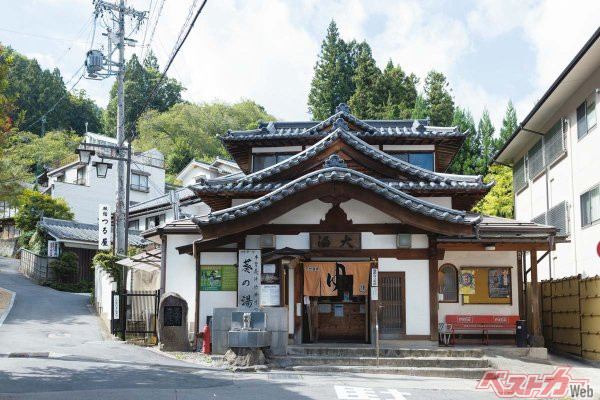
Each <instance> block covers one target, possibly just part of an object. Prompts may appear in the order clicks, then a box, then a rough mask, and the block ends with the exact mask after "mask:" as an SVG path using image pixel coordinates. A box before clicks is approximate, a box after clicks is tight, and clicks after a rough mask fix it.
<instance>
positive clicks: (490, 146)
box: [477, 108, 496, 173]
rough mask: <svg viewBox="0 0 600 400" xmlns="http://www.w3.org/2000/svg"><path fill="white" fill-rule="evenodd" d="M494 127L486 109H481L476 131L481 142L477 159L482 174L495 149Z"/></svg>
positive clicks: (485, 170)
mask: <svg viewBox="0 0 600 400" xmlns="http://www.w3.org/2000/svg"><path fill="white" fill-rule="evenodd" d="M494 130H495V129H494V125H493V124H492V120H491V119H490V113H489V112H488V110H487V109H485V108H484V109H483V113H482V114H481V119H480V120H479V125H478V127H477V131H478V134H479V137H480V140H481V155H480V158H479V162H480V168H481V171H483V173H485V172H487V167H488V164H489V163H490V160H491V159H492V156H493V154H494V149H495V144H496V143H495V140H494Z"/></svg>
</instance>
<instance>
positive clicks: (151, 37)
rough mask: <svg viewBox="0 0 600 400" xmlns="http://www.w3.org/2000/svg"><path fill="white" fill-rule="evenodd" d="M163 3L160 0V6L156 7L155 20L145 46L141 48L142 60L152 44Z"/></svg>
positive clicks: (162, 0)
mask: <svg viewBox="0 0 600 400" xmlns="http://www.w3.org/2000/svg"><path fill="white" fill-rule="evenodd" d="M164 5H165V0H161V2H160V6H159V7H158V12H157V14H156V20H155V21H154V26H153V27H152V31H151V33H150V37H149V38H148V43H147V44H146V47H143V48H142V57H141V60H142V61H143V60H144V58H145V57H147V56H148V54H147V53H148V51H147V49H148V48H149V47H150V46H151V45H152V39H154V33H155V32H156V27H157V25H158V20H159V19H160V16H161V14H162V10H163V6H164ZM148 25H150V23H148Z"/></svg>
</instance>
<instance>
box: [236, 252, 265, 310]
mask: <svg viewBox="0 0 600 400" xmlns="http://www.w3.org/2000/svg"><path fill="white" fill-rule="evenodd" d="M260 266H261V251H260V250H239V252H238V291H237V292H238V307H239V308H241V309H245V310H257V309H258V307H259V306H260V290H261V288H260V273H261V267H260Z"/></svg>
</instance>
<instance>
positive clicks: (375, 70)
mask: <svg viewBox="0 0 600 400" xmlns="http://www.w3.org/2000/svg"><path fill="white" fill-rule="evenodd" d="M381 76H382V74H381V70H380V69H379V67H377V64H376V63H375V59H373V54H372V53H371V47H369V45H367V44H366V43H364V46H363V47H362V48H361V49H360V52H359V54H358V59H357V63H356V71H355V72H354V76H353V77H352V80H353V82H354V85H355V86H356V90H355V91H354V94H353V95H352V97H350V100H349V101H348V105H349V106H350V109H351V110H352V114H353V115H355V116H356V117H358V118H362V119H377V118H378V116H379V115H380V113H381V110H382V107H383V101H382V96H383V94H384V93H381V91H380V90H379V89H380V88H379V87H378V82H379V81H380V79H381Z"/></svg>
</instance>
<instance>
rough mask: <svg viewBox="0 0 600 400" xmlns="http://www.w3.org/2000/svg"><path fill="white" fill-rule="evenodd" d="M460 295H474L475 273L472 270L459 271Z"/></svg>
mask: <svg viewBox="0 0 600 400" xmlns="http://www.w3.org/2000/svg"><path fill="white" fill-rule="evenodd" d="M459 280H460V282H459V284H460V294H475V271H474V270H472V269H462V270H460V279H459Z"/></svg>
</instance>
